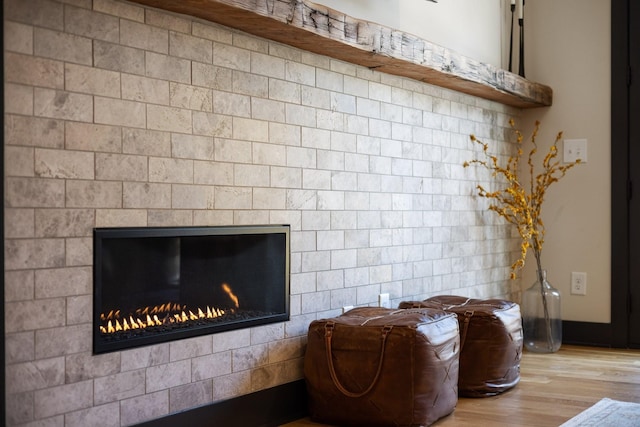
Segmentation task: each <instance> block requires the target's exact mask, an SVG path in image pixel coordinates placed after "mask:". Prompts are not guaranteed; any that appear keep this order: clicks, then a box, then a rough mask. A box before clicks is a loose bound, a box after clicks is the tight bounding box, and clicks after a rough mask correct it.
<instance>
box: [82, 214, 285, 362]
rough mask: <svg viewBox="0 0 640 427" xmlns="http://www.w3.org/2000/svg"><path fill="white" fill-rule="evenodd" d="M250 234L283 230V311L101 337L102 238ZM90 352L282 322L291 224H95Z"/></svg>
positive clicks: (111, 350) (109, 350)
mask: <svg viewBox="0 0 640 427" xmlns="http://www.w3.org/2000/svg"><path fill="white" fill-rule="evenodd" d="M250 234H283V235H284V245H285V248H284V266H283V267H284V286H283V288H282V292H283V293H284V295H282V297H283V298H284V311H283V312H281V313H275V314H265V315H261V316H260V317H254V318H250V319H234V320H230V321H224V322H220V323H215V324H210V325H207V326H195V327H190V328H182V329H178V330H174V331H165V332H162V333H161V334H157V335H150V336H141V337H131V338H127V339H125V340H113V341H109V342H105V340H103V339H101V333H100V331H99V329H98V324H99V322H100V313H101V310H102V303H103V301H102V294H101V289H102V273H103V272H102V267H101V265H102V264H101V259H102V257H103V242H104V241H105V239H122V238H154V237H168V238H175V237H198V236H201V237H212V236H213V237H215V236H236V235H238V236H240V235H250ZM93 281H94V283H93V314H92V319H93V325H92V328H93V332H92V336H93V353H94V354H101V353H109V352H113V351H119V350H124V349H129V348H136V347H141V346H146V345H152V344H158V343H163V342H169V341H174V340H178V339H185V338H190V337H197V336H202V335H209V334H215V333H219V332H225V331H230V330H236V329H244V328H248V327H252V326H259V325H264V324H270V323H277V322H284V321H288V320H289V319H290V312H291V304H290V226H289V225H286V224H278V225H246V226H244V225H239V226H237V225H234V226H194V227H191V226H190V227H119V228H94V230H93Z"/></svg>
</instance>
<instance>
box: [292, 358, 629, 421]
mask: <svg viewBox="0 0 640 427" xmlns="http://www.w3.org/2000/svg"><path fill="white" fill-rule="evenodd" d="M604 397H608V398H611V399H616V400H623V401H628V402H636V403H640V350H617V349H614V350H612V349H603V348H593V347H577V346H563V347H562V348H561V349H560V351H559V352H557V353H555V354H535V353H530V352H526V351H525V353H524V355H523V357H522V363H521V379H520V383H519V384H518V385H517V386H516V387H514V388H513V389H511V390H509V391H508V392H505V393H503V394H501V395H498V396H495V397H487V398H474V399H471V398H460V399H459V400H458V405H457V406H456V409H455V411H454V412H453V413H452V414H451V415H449V416H447V417H445V418H442V419H440V420H439V421H437V422H436V423H435V424H433V426H434V427H465V426H469V427H471V426H473V427H485V426H486V427H488V426H491V427H495V426H509V427H518V426H532V427H545V426H550V427H551V426H553V427H557V426H559V425H560V424H562V423H563V422H565V421H567V420H568V419H570V418H572V417H573V416H575V415H577V414H578V413H580V412H582V411H583V410H585V409H587V408H588V407H590V406H591V405H593V404H595V403H596V402H597V401H599V400H600V399H602V398H604ZM639 423H640V421H639ZM281 427H329V426H327V425H326V424H318V423H314V422H312V421H310V420H309V419H308V418H305V419H301V420H297V421H294V422H291V423H288V424H285V425H284V426H281Z"/></svg>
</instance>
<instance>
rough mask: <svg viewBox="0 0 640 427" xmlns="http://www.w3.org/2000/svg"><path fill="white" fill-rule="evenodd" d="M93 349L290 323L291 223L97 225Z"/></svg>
mask: <svg viewBox="0 0 640 427" xmlns="http://www.w3.org/2000/svg"><path fill="white" fill-rule="evenodd" d="M93 244H94V248H93V249H94V280H93V283H94V300H93V302H94V303H93V328H94V332H93V351H94V353H106V352H110V351H115V350H122V349H126V348H131V347H138V346H142V345H148V344H155V343H160V342H165V341H171V340H176V339H181V338H187V337H193V336H198V335H205V334H210V333H215V332H222V331H228V330H232V329H239V328H246V327H250V326H256V325H262V324H267V323H275V322H281V321H285V320H289V226H288V225H264V226H230V227H162V228H96V229H94V233H93Z"/></svg>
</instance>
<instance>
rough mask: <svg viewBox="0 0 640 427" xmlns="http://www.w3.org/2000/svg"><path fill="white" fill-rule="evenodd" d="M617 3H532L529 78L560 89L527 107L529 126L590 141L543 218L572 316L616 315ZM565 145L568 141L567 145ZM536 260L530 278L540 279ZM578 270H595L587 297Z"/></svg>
mask: <svg viewBox="0 0 640 427" xmlns="http://www.w3.org/2000/svg"><path fill="white" fill-rule="evenodd" d="M610 7H611V5H610V2H608V1H600V0H589V1H584V0H565V1H561V2H558V1H554V0H536V1H535V2H527V10H526V13H527V15H526V20H527V23H526V24H525V31H526V32H525V68H526V76H527V78H529V79H532V80H534V81H540V82H544V83H545V84H548V85H549V86H551V87H552V88H553V91H554V96H553V106H551V107H549V108H544V109H533V110H527V111H525V113H524V115H523V122H522V125H523V127H530V126H531V125H532V123H533V122H534V121H535V120H536V119H537V120H540V121H541V122H542V126H543V128H542V132H541V134H540V139H539V142H543V141H544V143H545V144H546V143H548V142H551V141H552V140H553V138H554V137H555V134H556V133H557V132H558V131H560V130H563V131H564V137H565V138H567V139H573V138H586V139H587V140H588V163H586V164H584V165H581V166H579V167H578V168H577V169H574V170H572V171H570V173H569V174H568V175H567V176H566V177H565V178H563V179H562V180H561V181H560V182H559V183H557V184H554V186H553V187H552V188H551V190H550V192H549V194H548V198H547V201H546V203H545V212H544V214H543V219H544V220H545V222H546V224H547V238H546V243H545V247H544V250H543V263H544V267H545V268H546V269H547V270H548V271H549V279H550V282H551V283H552V284H553V285H554V286H556V287H557V288H559V289H560V290H561V292H562V295H563V304H562V309H563V317H564V318H565V319H566V320H575V321H590V322H604V323H607V322H609V321H610V300H611V262H610V258H611V255H610V254H611V233H610V230H611V216H610V199H611V191H610V185H611V180H610V176H611V168H610V163H611V159H610V156H611V137H610V129H611V121H610V111H611V91H610V85H611V76H610V63H611V61H610V55H611V48H610V43H611V42H610V41H611V26H610V20H611V18H610V16H611V14H610ZM561 146H562V145H561ZM534 264H535V263H534V262H532V261H531V262H530V263H529V266H528V267H529V268H528V269H527V270H526V273H525V279H524V283H533V281H534V280H535V279H534V277H533V276H534V273H535V271H534ZM572 271H584V272H586V273H587V274H588V278H587V295H586V296H576V295H570V292H569V291H570V276H571V272H572Z"/></svg>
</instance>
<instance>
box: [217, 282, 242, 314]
mask: <svg viewBox="0 0 640 427" xmlns="http://www.w3.org/2000/svg"><path fill="white" fill-rule="evenodd" d="M221 287H222V290H223V291H225V292H226V293H227V294H228V295H229V298H231V301H233V302H234V303H235V305H236V308H238V307H240V301H239V300H238V297H237V296H236V295H235V294H234V293H233V291H232V290H231V286H229V285H227V284H226V283H223V284H222V286H221Z"/></svg>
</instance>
